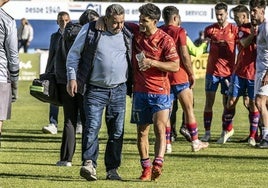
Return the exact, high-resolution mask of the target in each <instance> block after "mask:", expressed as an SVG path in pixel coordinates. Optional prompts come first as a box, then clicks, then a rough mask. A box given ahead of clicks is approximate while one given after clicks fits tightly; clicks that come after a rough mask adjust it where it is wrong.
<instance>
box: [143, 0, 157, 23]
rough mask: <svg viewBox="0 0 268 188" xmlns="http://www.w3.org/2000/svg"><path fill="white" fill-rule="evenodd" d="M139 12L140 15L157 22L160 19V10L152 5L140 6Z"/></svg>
mask: <svg viewBox="0 0 268 188" xmlns="http://www.w3.org/2000/svg"><path fill="white" fill-rule="evenodd" d="M139 12H140V14H142V15H144V16H148V17H149V18H150V19H156V20H157V21H159V20H160V17H161V10H160V9H159V7H158V6H156V5H154V4H153V3H147V4H145V5H142V6H141V7H140V8H139Z"/></svg>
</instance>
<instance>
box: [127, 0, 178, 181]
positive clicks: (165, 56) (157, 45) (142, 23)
mask: <svg viewBox="0 0 268 188" xmlns="http://www.w3.org/2000/svg"><path fill="white" fill-rule="evenodd" d="M139 12H140V16H139V25H136V24H134V23H126V26H128V27H130V28H131V31H132V32H133V34H134V39H133V40H134V43H133V55H134V57H133V58H132V60H133V76H134V84H133V100H132V115H131V123H135V124H136V125H137V141H138V143H137V146H138V151H139V155H140V163H141V167H142V169H143V170H142V174H141V176H140V179H141V180H142V181H148V180H157V179H158V178H159V177H160V176H161V174H162V168H163V163H164V155H165V148H166V125H167V123H168V119H169V110H170V108H171V100H170V96H169V94H170V84H169V79H168V72H176V71H178V70H179V56H178V54H177V51H176V45H175V43H174V41H173V39H172V38H171V37H170V36H169V35H168V34H167V33H165V32H164V31H162V30H161V29H159V28H157V23H158V21H159V19H160V17H161V11H160V9H159V7H157V6H156V5H154V4H152V3H147V4H144V5H142V6H141V7H140V8H139ZM150 124H153V129H154V134H155V143H154V159H153V162H152V164H151V160H150V156H149V131H150Z"/></svg>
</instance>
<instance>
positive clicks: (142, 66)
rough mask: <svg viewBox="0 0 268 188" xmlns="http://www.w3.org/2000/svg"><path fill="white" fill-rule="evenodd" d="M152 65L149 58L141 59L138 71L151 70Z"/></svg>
mask: <svg viewBox="0 0 268 188" xmlns="http://www.w3.org/2000/svg"><path fill="white" fill-rule="evenodd" d="M152 64H153V60H152V59H149V58H143V59H142V60H141V61H139V62H138V65H139V68H140V71H146V70H147V69H149V68H151V67H152Z"/></svg>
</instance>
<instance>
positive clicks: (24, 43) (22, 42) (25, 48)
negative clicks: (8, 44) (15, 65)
mask: <svg viewBox="0 0 268 188" xmlns="http://www.w3.org/2000/svg"><path fill="white" fill-rule="evenodd" d="M22 47H23V51H24V53H27V52H28V48H29V45H28V40H27V39H26V40H23V39H21V40H19V44H18V49H19V50H20V49H21V48H22Z"/></svg>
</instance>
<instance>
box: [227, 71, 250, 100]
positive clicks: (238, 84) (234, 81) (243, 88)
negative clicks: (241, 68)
mask: <svg viewBox="0 0 268 188" xmlns="http://www.w3.org/2000/svg"><path fill="white" fill-rule="evenodd" d="M228 96H231V97H240V96H248V97H249V98H250V99H252V100H253V99H254V80H248V79H246V78H241V77H239V76H237V75H236V74H233V75H232V77H231V82H230V87H229V90H228Z"/></svg>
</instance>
